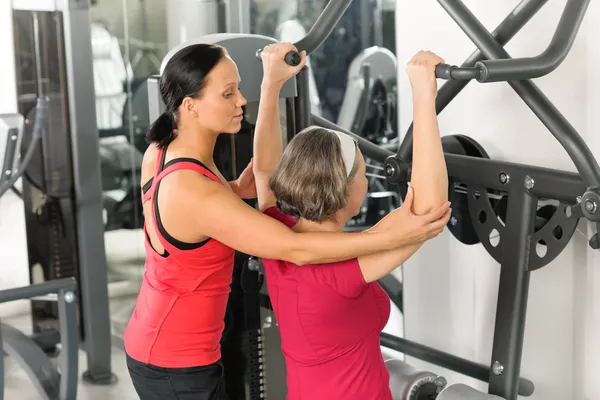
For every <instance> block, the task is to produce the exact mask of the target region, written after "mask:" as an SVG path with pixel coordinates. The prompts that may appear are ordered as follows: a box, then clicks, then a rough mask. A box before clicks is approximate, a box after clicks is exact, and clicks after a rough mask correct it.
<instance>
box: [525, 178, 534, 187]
mask: <svg viewBox="0 0 600 400" xmlns="http://www.w3.org/2000/svg"><path fill="white" fill-rule="evenodd" d="M533 185H535V181H534V180H533V178H531V177H530V176H525V189H527V190H531V189H533Z"/></svg>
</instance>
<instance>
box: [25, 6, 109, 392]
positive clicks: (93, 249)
mask: <svg viewBox="0 0 600 400" xmlns="http://www.w3.org/2000/svg"><path fill="white" fill-rule="evenodd" d="M17 3H18V4H17ZM13 18H15V19H20V20H22V21H30V20H31V21H38V23H39V29H40V31H39V32H38V34H34V35H33V38H34V40H35V42H36V43H37V45H38V46H37V48H38V54H36V55H35V61H36V62H35V65H36V66H38V67H39V71H38V73H41V72H42V71H43V73H44V76H43V78H45V79H46V80H48V81H50V82H56V83H57V84H56V85H48V86H44V87H43V88H42V85H39V86H38V85H37V82H39V81H40V79H37V80H34V82H36V84H34V85H33V86H32V85H31V84H22V85H19V93H18V94H19V99H20V102H19V112H20V113H21V114H23V115H27V113H28V109H29V107H30V106H31V104H29V100H28V99H29V96H24V95H28V94H31V93H37V94H43V95H44V96H46V97H47V98H48V101H49V104H50V106H51V107H52V108H50V110H49V115H50V117H51V120H52V122H51V124H50V128H49V129H44V130H43V137H42V140H41V151H40V153H39V154H37V155H36V156H35V157H36V160H37V162H38V164H40V165H42V167H40V166H39V165H37V168H36V166H34V165H30V168H27V169H25V170H24V174H25V176H26V179H23V201H24V204H25V222H26V231H27V246H28V258H29V264H30V269H32V268H33V266H34V265H36V264H38V263H39V264H40V265H41V266H42V269H43V271H44V279H45V280H46V281H50V280H56V279H60V278H65V277H69V276H73V277H75V278H76V279H77V286H78V293H79V294H80V295H79V296H77V303H78V304H77V305H78V309H79V311H80V321H79V327H80V337H81V339H82V341H83V346H84V349H85V351H86V354H87V358H86V359H87V369H86V370H85V371H84V372H83V374H82V375H83V378H84V380H85V381H86V382H89V383H93V384H107V383H114V382H116V377H115V375H114V374H113V373H112V369H111V368H112V367H111V357H112V355H111V354H112V353H111V346H112V342H111V327H110V318H109V317H110V316H109V306H108V282H107V279H108V278H107V269H106V254H105V248H104V229H103V223H102V209H103V207H102V193H101V188H102V185H101V174H100V162H99V152H98V131H97V128H96V125H95V123H90V121H95V120H96V117H95V112H96V108H95V105H94V85H93V68H92V58H93V57H92V49H91V45H90V43H91V32H90V20H89V4H88V2H87V1H79V0H67V1H64V2H58V3H56V2H54V1H52V0H38V1H35V2H27V3H26V4H25V3H23V4H22V2H16V3H15V4H14V5H13ZM28 23H29V22H28ZM33 26H34V27H35V26H37V25H36V23H33ZM33 31H34V32H36V31H35V29H34V30H33ZM47 32H50V33H51V34H50V35H48V34H46V35H44V33H47ZM15 40H16V42H17V45H16V47H17V50H16V51H17V53H19V51H18V50H19V49H18V47H19V45H20V46H22V47H23V46H24V47H27V48H29V47H30V44H29V43H30V42H29V41H28V40H27V39H24V38H22V37H20V35H16V36H15ZM49 55H53V57H50V56H49ZM29 57H30V55H29V53H27V55H26V56H23V57H22V59H19V57H17V63H25V59H26V58H29ZM17 71H18V73H19V74H20V75H19V76H18V77H17V79H18V80H19V81H21V80H23V81H27V79H26V78H27V77H28V75H23V74H26V71H27V68H20V69H19V68H17ZM37 78H42V77H41V75H40V76H37ZM57 123H58V125H52V124H57ZM34 171H35V172H34ZM38 171H43V172H44V173H45V174H46V175H43V176H41V175H40V173H39V172H38ZM34 175H40V176H41V178H40V179H41V180H42V184H41V185H38V186H39V187H38V186H36V185H35V184H34V183H33V179H31V177H32V176H34ZM40 198H42V199H44V201H40V200H39V199H40ZM40 203H41V204H40ZM39 214H43V216H44V217H46V219H43V218H40V217H39ZM40 221H43V222H40ZM32 324H33V331H34V337H35V339H36V342H37V343H38V344H39V345H40V346H44V347H46V349H47V350H51V349H53V348H54V346H55V345H56V344H57V343H56V340H55V338H58V335H57V334H56V332H57V331H58V330H59V328H60V327H61V326H62V324H63V321H62V319H61V318H60V306H57V305H56V303H55V302H52V301H49V300H47V299H36V300H34V301H32Z"/></svg>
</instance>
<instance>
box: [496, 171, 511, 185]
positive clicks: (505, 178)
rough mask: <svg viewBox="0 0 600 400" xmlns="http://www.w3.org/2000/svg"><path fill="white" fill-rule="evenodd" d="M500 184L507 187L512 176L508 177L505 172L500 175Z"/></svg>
mask: <svg viewBox="0 0 600 400" xmlns="http://www.w3.org/2000/svg"><path fill="white" fill-rule="evenodd" d="M499 178H500V183H501V184H503V185H506V184H507V183H508V182H509V181H510V176H508V175H507V174H506V173H505V172H501V173H500V176H499Z"/></svg>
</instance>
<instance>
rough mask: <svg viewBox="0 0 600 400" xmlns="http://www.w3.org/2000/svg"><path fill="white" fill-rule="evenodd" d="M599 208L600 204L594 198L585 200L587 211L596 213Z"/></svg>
mask: <svg viewBox="0 0 600 400" xmlns="http://www.w3.org/2000/svg"><path fill="white" fill-rule="evenodd" d="M597 208H598V206H597V204H596V202H595V201H594V200H586V201H585V211H587V212H589V213H590V214H594V213H595V212H596V209H597Z"/></svg>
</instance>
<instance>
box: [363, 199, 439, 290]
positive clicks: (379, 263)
mask: <svg viewBox="0 0 600 400" xmlns="http://www.w3.org/2000/svg"><path fill="white" fill-rule="evenodd" d="M413 199H414V189H413V188H412V187H411V188H409V190H408V193H407V195H406V198H405V199H404V204H403V205H402V208H406V209H407V211H408V210H410V209H411V208H412V206H413V205H414V203H413ZM449 205H450V204H449V203H448V202H446V203H443V204H442V206H441V207H438V208H437V209H436V210H434V211H433V212H432V213H430V214H428V215H427V217H428V218H430V219H431V228H432V232H431V234H430V235H429V237H427V238H426V239H424V240H422V241H419V242H417V243H412V244H409V245H406V246H400V247H398V248H395V249H393V250H388V251H383V252H379V253H373V254H368V255H365V256H361V257H359V258H358V264H359V265H360V270H361V272H362V274H363V277H364V278H365V281H367V282H373V281H376V280H377V279H379V278H382V277H384V276H385V275H387V274H389V273H390V272H392V271H393V270H395V269H396V268H398V267H399V266H400V265H401V264H402V263H403V262H405V261H406V260H408V259H409V258H410V257H412V255H413V254H415V253H416V252H417V250H419V248H421V246H422V244H423V243H425V241H426V240H428V239H431V238H433V237H435V236H437V235H439V234H440V232H442V231H443V230H444V227H445V226H446V223H448V218H449V217H450V210H449V208H448V207H449Z"/></svg>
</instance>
